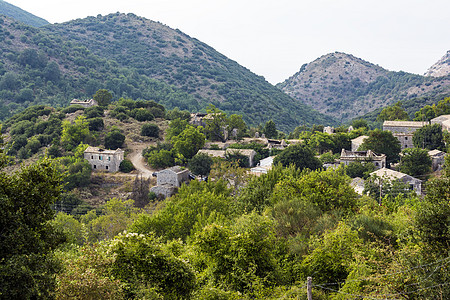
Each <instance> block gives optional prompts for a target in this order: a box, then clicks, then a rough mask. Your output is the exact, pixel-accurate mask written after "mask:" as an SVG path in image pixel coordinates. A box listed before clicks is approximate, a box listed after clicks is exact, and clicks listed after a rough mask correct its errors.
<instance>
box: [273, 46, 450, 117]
mask: <svg viewBox="0 0 450 300" xmlns="http://www.w3.org/2000/svg"><path fill="white" fill-rule="evenodd" d="M277 86H278V87H279V88H280V89H281V90H283V91H284V92H285V93H287V94H288V95H290V96H291V97H293V98H295V99H297V100H298V101H299V102H302V103H305V104H307V105H311V106H312V107H313V108H315V109H317V110H318V111H320V112H322V113H324V114H328V115H331V116H333V117H335V118H336V119H337V120H339V121H342V122H344V121H347V120H350V119H352V118H355V117H358V116H361V115H364V114H367V113H369V112H371V111H373V110H376V109H377V108H381V107H384V106H387V105H390V104H392V103H395V102H397V101H404V100H407V99H410V98H416V97H418V96H422V95H426V94H429V93H433V94H434V95H435V94H439V93H445V92H446V91H449V89H450V88H449V87H450V78H447V77H441V78H432V77H424V76H420V75H415V74H409V73H405V72H391V71H388V70H386V69H383V68H382V67H380V66H377V65H374V64H371V63H369V62H367V61H364V60H362V59H360V58H357V57H354V56H353V55H349V54H345V53H339V52H336V53H331V54H327V55H324V56H322V57H320V58H318V59H316V60H315V61H313V62H311V63H309V64H305V65H303V66H302V67H301V69H300V71H299V72H297V73H296V74H294V75H293V76H292V77H290V78H289V79H287V80H285V81H284V82H282V83H280V84H278V85H277ZM419 108H420V107H419Z"/></svg>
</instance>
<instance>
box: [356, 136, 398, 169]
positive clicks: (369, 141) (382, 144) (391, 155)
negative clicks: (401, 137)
mask: <svg viewBox="0 0 450 300" xmlns="http://www.w3.org/2000/svg"><path fill="white" fill-rule="evenodd" d="M369 149H370V150H372V151H374V152H376V153H378V154H381V153H383V154H386V163H387V164H388V165H389V164H390V163H394V162H397V161H398V160H399V159H400V155H399V153H400V151H401V150H402V147H401V145H400V142H399V141H398V140H397V138H395V137H394V136H393V135H392V132H390V131H382V130H380V129H375V130H373V131H371V132H370V133H369V137H368V138H366V139H365V140H364V142H363V143H362V144H361V146H360V147H359V150H369Z"/></svg>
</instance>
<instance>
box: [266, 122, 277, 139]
mask: <svg viewBox="0 0 450 300" xmlns="http://www.w3.org/2000/svg"><path fill="white" fill-rule="evenodd" d="M264 135H265V136H266V138H269V139H276V138H278V131H277V126H276V125H275V122H274V121H272V120H269V121H267V122H266V124H265V125H264Z"/></svg>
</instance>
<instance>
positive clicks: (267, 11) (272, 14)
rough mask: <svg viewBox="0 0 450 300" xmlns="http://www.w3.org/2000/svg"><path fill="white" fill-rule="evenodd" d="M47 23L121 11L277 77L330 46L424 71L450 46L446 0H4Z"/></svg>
mask: <svg viewBox="0 0 450 300" xmlns="http://www.w3.org/2000/svg"><path fill="white" fill-rule="evenodd" d="M6 2H9V3H11V4H13V5H16V6H18V7H20V8H22V9H24V10H26V11H28V12H30V13H32V14H34V15H36V16H39V17H41V18H44V19H46V20H47V21H49V22H50V23H63V22H66V21H70V20H73V19H78V18H85V17H87V16H96V15H98V14H102V15H106V14H109V13H115V12H122V13H134V14H136V15H138V16H142V17H145V18H148V19H150V20H153V21H159V22H161V23H163V24H165V25H167V26H169V27H171V28H174V29H176V28H177V29H179V30H181V31H182V32H184V33H186V34H188V35H189V36H191V37H195V38H197V39H198V40H200V41H202V42H204V43H206V44H208V45H209V46H211V47H213V48H214V49H215V50H217V51H219V52H220V53H222V54H224V55H225V56H227V57H228V58H230V59H232V60H235V61H237V62H238V63H239V64H241V65H242V66H244V67H246V68H248V69H250V70H251V71H252V72H254V73H256V74H258V75H261V76H264V77H265V78H266V80H267V81H269V82H270V83H272V84H276V83H279V82H282V81H284V80H285V79H287V78H289V77H290V76H292V75H293V74H294V73H296V72H298V70H299V69H300V67H301V66H302V65H303V64H305V63H309V62H311V61H313V60H315V59H316V58H318V57H320V56H322V55H325V54H328V53H331V52H335V51H339V52H345V53H347V54H352V55H354V56H356V57H359V58H362V59H364V60H366V61H369V62H371V63H374V64H377V65H379V66H381V67H383V68H385V69H388V70H391V71H405V72H410V73H415V74H423V73H425V72H426V70H427V69H428V68H429V67H430V66H431V65H433V64H434V63H435V62H437V61H438V60H439V59H440V58H441V57H442V56H444V55H445V53H446V52H447V50H450V17H449V15H448V12H449V11H450V1H448V0H376V1H375V0H372V1H368V0H270V1H269V0H125V1H124V0H120V1H119V0H76V1H74V0H6Z"/></svg>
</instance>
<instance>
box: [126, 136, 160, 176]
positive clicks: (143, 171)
mask: <svg viewBox="0 0 450 300" xmlns="http://www.w3.org/2000/svg"><path fill="white" fill-rule="evenodd" d="M149 145H150V144H148V143H133V144H132V145H131V146H129V147H128V148H130V149H131V152H130V153H129V154H128V155H127V158H128V159H129V160H130V161H131V162H132V163H133V165H134V167H135V168H136V170H137V171H138V172H139V174H140V175H142V177H144V178H150V177H151V176H152V173H153V172H155V171H156V170H153V169H152V168H150V167H149V166H148V165H147V162H146V161H145V159H144V157H143V156H142V150H144V149H145V148H146V147H148V146H149Z"/></svg>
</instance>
